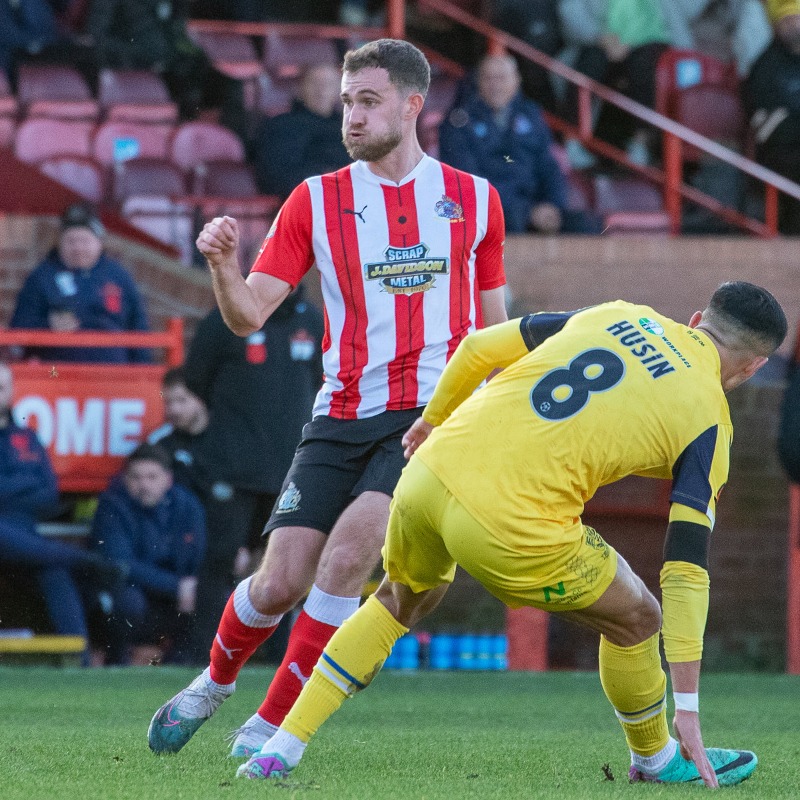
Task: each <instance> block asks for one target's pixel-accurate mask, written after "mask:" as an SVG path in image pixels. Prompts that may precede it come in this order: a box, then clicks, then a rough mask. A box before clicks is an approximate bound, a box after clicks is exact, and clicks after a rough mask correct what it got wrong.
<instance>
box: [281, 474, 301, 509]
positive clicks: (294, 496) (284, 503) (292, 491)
mask: <svg viewBox="0 0 800 800" xmlns="http://www.w3.org/2000/svg"><path fill="white" fill-rule="evenodd" d="M301 499H302V495H301V494H300V490H299V489H298V488H297V487H296V486H295V485H294V481H289V485H288V486H287V487H286V488H285V489H284V490H283V494H282V495H281V497H280V500H278V508H277V509H276V511H275V513H276V514H288V513H290V512H292V511H297V509H298V508H299V507H300V500H301Z"/></svg>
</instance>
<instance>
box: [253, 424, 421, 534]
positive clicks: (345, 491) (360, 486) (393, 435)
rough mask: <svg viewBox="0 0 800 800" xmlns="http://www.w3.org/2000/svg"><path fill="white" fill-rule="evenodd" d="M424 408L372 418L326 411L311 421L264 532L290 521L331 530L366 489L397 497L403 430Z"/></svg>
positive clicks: (406, 428) (325, 531)
mask: <svg viewBox="0 0 800 800" xmlns="http://www.w3.org/2000/svg"><path fill="white" fill-rule="evenodd" d="M422 410H423V409H422V408H412V409H408V410H406V411H384V412H383V413H382V414H377V415H375V416H374V417H368V418H366V419H334V418H333V417H327V416H324V417H317V418H316V419H314V420H312V421H311V422H309V423H307V424H306V425H305V426H304V427H303V436H302V438H301V440H300V444H299V445H298V446H297V450H295V454H294V459H293V460H292V465H291V467H289V472H288V473H287V475H286V478H285V479H284V481H283V486H282V487H281V493H280V494H279V495H278V499H277V501H276V502H275V505H274V506H273V508H272V514H271V515H270V518H269V521H268V522H267V525H266V527H265V528H264V534H265V535H266V534H268V533H269V532H270V531H273V530H275V529H276V528H284V527H287V526H300V527H304V528H314V529H315V530H318V531H322V532H323V533H325V534H328V533H330V532H331V530H332V528H333V526H334V524H335V522H336V520H337V519H338V518H339V515H340V514H341V513H342V511H344V510H345V508H347V506H348V505H349V504H350V503H351V501H352V500H353V499H354V498H356V497H358V496H359V495H360V494H362V493H363V492H383V493H384V494H387V495H389V496H391V495H392V492H393V491H394V487H395V485H396V484H397V481H398V480H399V478H400V473H401V472H402V470H403V467H404V466H405V465H406V460H405V458H404V457H403V445H402V443H401V440H402V438H403V434H405V432H406V431H407V430H408V429H409V428H410V427H411V425H412V424H413V422H414V420H416V419H417V417H419V416H420V414H422Z"/></svg>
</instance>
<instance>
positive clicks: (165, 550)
mask: <svg viewBox="0 0 800 800" xmlns="http://www.w3.org/2000/svg"><path fill="white" fill-rule="evenodd" d="M89 538H90V546H91V548H92V549H93V550H95V551H96V552H98V553H101V554H103V555H105V556H106V557H108V558H110V559H113V560H114V561H115V562H117V563H120V564H123V565H124V566H125V567H126V572H127V577H126V579H125V581H124V582H122V583H121V584H120V585H119V586H117V587H115V589H114V590H113V591H112V592H111V593H110V601H111V602H110V607H111V608H110V610H111V613H110V614H109V615H108V618H107V620H106V626H105V633H106V638H107V645H106V646H107V653H106V664H126V663H128V659H129V648H130V645H131V644H132V643H134V642H135V641H136V640H137V639H146V638H152V637H153V636H154V635H159V634H160V635H162V636H166V637H167V638H170V639H171V640H172V643H173V652H171V653H170V655H171V656H176V657H180V654H179V653H176V652H175V651H176V650H177V648H179V647H180V646H181V644H182V639H183V638H185V629H186V628H187V627H188V623H189V621H190V619H191V614H192V613H193V612H194V609H195V601H196V593H197V574H198V571H199V569H200V564H201V563H202V560H203V555H204V553H205V544H206V532H205V515H204V513H203V507H202V505H201V504H200V501H199V500H198V499H197V497H196V496H195V495H194V494H193V493H192V492H190V491H189V490H188V489H185V488H184V487H183V486H180V485H178V484H176V483H174V482H173V475H172V465H171V462H170V457H169V454H168V453H167V452H166V451H165V450H164V449H163V448H161V447H159V446H158V445H151V444H147V443H145V444H140V445H139V446H138V447H137V448H136V449H135V450H134V451H133V452H132V453H131V454H130V455H129V456H128V458H127V460H126V462H125V467H124V468H123V470H122V472H121V473H120V474H119V475H118V476H116V477H115V478H113V479H112V481H111V483H110V485H109V487H108V489H106V491H105V492H103V493H102V494H101V495H100V500H99V502H98V506H97V512H96V514H95V516H94V520H93V521H92V530H91V533H90V537H89Z"/></svg>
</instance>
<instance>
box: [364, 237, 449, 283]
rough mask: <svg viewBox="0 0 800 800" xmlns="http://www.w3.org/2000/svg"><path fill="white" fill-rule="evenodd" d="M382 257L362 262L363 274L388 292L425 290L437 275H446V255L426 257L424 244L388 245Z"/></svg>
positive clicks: (447, 267) (447, 268) (426, 252)
mask: <svg viewBox="0 0 800 800" xmlns="http://www.w3.org/2000/svg"><path fill="white" fill-rule="evenodd" d="M385 256H386V258H385V260H384V261H379V262H377V263H374V264H365V265H364V276H365V277H366V279H367V280H369V281H375V280H377V281H380V282H381V285H382V286H383V288H384V290H385V291H387V292H389V294H415V293H416V292H426V291H427V290H428V289H430V288H431V286H433V285H434V283H435V282H436V276H437V275H447V273H448V272H449V271H450V262H449V259H447V258H428V248H427V247H426V246H425V245H424V244H421V243H420V244H415V245H413V246H412V247H388V248H386V251H385Z"/></svg>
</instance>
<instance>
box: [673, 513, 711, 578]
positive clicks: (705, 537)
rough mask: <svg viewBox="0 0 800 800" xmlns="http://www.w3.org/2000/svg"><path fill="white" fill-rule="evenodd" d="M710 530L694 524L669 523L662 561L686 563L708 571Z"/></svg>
mask: <svg viewBox="0 0 800 800" xmlns="http://www.w3.org/2000/svg"><path fill="white" fill-rule="evenodd" d="M710 543H711V529H710V528H707V527H706V526H705V525H698V524H697V523H696V522H679V521H675V522H670V523H669V525H668V526H667V538H666V540H665V542H664V561H686V562H688V563H689V564H696V565H697V566H698V567H702V568H703V569H704V570H706V572H707V571H708V548H709V545H710Z"/></svg>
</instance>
